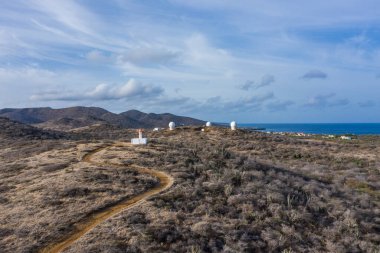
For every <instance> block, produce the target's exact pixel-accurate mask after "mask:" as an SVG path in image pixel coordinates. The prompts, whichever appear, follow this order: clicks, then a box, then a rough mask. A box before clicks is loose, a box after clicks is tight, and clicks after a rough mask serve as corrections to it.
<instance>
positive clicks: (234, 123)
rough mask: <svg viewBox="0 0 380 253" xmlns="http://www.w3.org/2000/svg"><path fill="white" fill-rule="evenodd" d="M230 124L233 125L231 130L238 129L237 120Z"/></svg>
mask: <svg viewBox="0 0 380 253" xmlns="http://www.w3.org/2000/svg"><path fill="white" fill-rule="evenodd" d="M230 126H231V130H236V128H237V124H236V122H235V121H232V122H231V124H230Z"/></svg>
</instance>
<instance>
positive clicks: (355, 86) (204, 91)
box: [0, 0, 380, 123]
mask: <svg viewBox="0 0 380 253" xmlns="http://www.w3.org/2000/svg"><path fill="white" fill-rule="evenodd" d="M0 7H1V12H0V108H4V107H18V108H19V107H41V106H50V107H53V108H60V107H68V106H77V105H83V106H99V107H103V108H105V109H108V110H110V111H112V112H122V111H126V110H129V109H139V110H142V111H145V112H157V113H159V112H171V113H176V114H181V115H188V116H193V117H198V118H202V119H205V120H211V121H230V120H236V121H238V122H269V123H270V122H380V2H379V1H378V0H361V1H359V0H334V1H324V0H323V1H318V2H316V1H303V0H292V1H280V0H272V1H256V0H240V1H239V0H238V1H222V0H208V1H207V0H202V1H201V0H191V1H190V0H189V1H186V0H166V1H163V0H157V1H146V0H145V1H141V0H140V1H137V0H136V1H128V0H124V1H123V0H109V1H101V0H78V1H73V0H54V1H51V0H30V1H21V0H14V1H2V2H1V3H0Z"/></svg>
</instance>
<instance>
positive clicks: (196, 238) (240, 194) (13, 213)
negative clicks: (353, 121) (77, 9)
mask: <svg viewBox="0 0 380 253" xmlns="http://www.w3.org/2000/svg"><path fill="white" fill-rule="evenodd" d="M97 136H98V137H97V138H98V139H99V136H102V133H97ZM121 136H122V135H121V132H120V134H119V135H118V134H117V132H114V133H113V135H112V136H111V137H112V138H111V137H110V136H108V137H107V138H110V139H113V140H119V139H120V137H121ZM123 138H124V137H123ZM149 138H150V143H149V145H147V146H140V147H113V148H111V149H108V150H104V151H102V152H100V153H99V154H98V155H97V157H96V158H95V160H96V161H98V162H101V161H105V160H106V161H110V162H112V163H118V164H125V165H128V164H135V165H139V166H143V167H153V168H155V169H158V170H162V171H165V172H168V173H169V174H171V175H172V176H173V177H174V178H175V184H174V186H173V187H172V188H171V189H170V190H168V191H167V192H165V193H163V194H160V195H159V196H155V197H152V198H151V199H150V200H149V201H148V202H146V203H145V204H143V205H141V206H140V207H139V208H134V209H132V210H129V211H125V212H122V213H120V214H119V215H116V216H115V217H113V218H111V219H109V220H107V221H106V222H104V223H103V224H101V225H99V226H97V227H96V228H95V229H94V230H92V231H91V232H90V233H88V234H87V235H85V236H84V237H83V238H82V239H80V240H79V241H77V242H76V243H74V244H73V245H72V247H70V248H69V249H68V250H67V252H378V250H379V244H380V236H379V234H380V220H379V218H378V217H380V208H379V203H380V202H379V201H380V199H379V190H380V183H379V182H380V181H379V179H380V178H379V176H380V157H379V154H380V152H379V151H380V138H378V137H364V138H359V139H358V140H355V141H352V142H343V141H329V142H324V141H321V140H316V141H314V140H302V139H296V138H291V137H284V136H275V135H267V134H263V133H251V132H248V131H236V132H230V131H228V130H226V129H219V128H212V129H211V130H208V131H206V132H201V131H200V129H198V128H187V129H185V128H182V129H177V130H176V131H172V132H168V131H167V132H166V131H165V132H158V133H153V132H152V133H149ZM43 143H44V142H43ZM33 145H35V144H33V142H31V143H30V144H28V145H24V146H25V147H28V146H30V147H34V148H35V146H33ZM49 145H51V149H48V150H46V149H41V150H40V151H36V152H28V151H27V148H25V150H24V151H23V153H25V154H28V155H21V156H20V157H19V158H18V159H17V161H15V162H13V161H11V160H12V159H8V158H6V157H8V156H9V155H10V154H15V149H17V145H16V146H14V147H13V146H12V147H10V146H8V148H5V149H3V150H2V151H1V152H2V153H1V154H0V157H2V159H4V163H2V168H1V172H0V173H1V179H0V180H1V181H0V182H1V184H0V185H1V187H0V191H1V192H2V194H1V199H0V207H1V208H2V212H1V214H0V215H1V216H0V221H1V223H0V226H1V227H0V238H1V239H0V244H1V245H0V246H1V247H2V248H5V249H6V251H10V249H13V248H15V249H16V250H12V251H16V252H23V251H26V252H27V251H33V249H37V248H38V247H40V246H41V245H46V244H47V243H48V242H51V241H53V240H55V239H56V238H58V237H59V236H60V235H62V234H64V233H67V231H69V230H70V229H72V227H71V226H70V224H73V223H74V222H75V221H76V220H78V219H80V218H81V217H83V216H85V215H86V214H88V213H90V212H91V211H92V210H95V209H98V208H101V207H102V206H104V205H107V204H112V203H114V202H115V201H117V199H118V198H120V197H121V196H125V195H133V194H136V193H137V192H141V191H143V190H144V189H145V188H146V186H147V185H149V182H151V180H152V179H151V178H146V177H144V176H143V175H135V174H133V173H130V172H128V171H117V170H116V171H115V169H110V168H95V167H93V166H89V165H88V164H83V163H80V162H78V160H80V158H81V157H82V156H83V154H85V153H86V152H88V151H89V150H91V149H92V148H94V147H95V146H96V145H99V143H98V144H88V143H85V142H82V144H81V145H78V142H69V141H66V142H65V143H59V144H57V143H55V142H51V144H49ZM60 145H65V148H61V149H60V150H58V151H56V149H57V148H58V149H59V146H60ZM52 161H54V162H52ZM3 164H5V165H6V166H4V165H3ZM123 173H125V174H123ZM3 176H4V177H3ZM3 193H4V194H3ZM13 224H17V225H16V226H14V225H13Z"/></svg>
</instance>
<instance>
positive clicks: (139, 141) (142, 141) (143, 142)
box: [131, 129, 148, 145]
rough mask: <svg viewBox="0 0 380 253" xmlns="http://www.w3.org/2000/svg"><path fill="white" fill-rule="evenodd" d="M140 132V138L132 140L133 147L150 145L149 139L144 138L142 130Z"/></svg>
mask: <svg viewBox="0 0 380 253" xmlns="http://www.w3.org/2000/svg"><path fill="white" fill-rule="evenodd" d="M138 132H139V138H132V139H131V143H132V145H146V144H147V143H148V139H147V138H143V135H142V129H139V130H138Z"/></svg>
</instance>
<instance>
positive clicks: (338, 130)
mask: <svg viewBox="0 0 380 253" xmlns="http://www.w3.org/2000/svg"><path fill="white" fill-rule="evenodd" d="M238 127H242V128H265V130H262V131H270V132H302V133H309V134H354V135H362V134H380V123H339V124H336V123H318V124H300V123H298V124H264V123H261V124H254V123H252V124H238Z"/></svg>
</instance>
